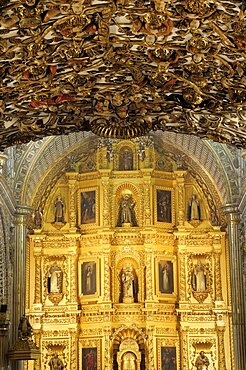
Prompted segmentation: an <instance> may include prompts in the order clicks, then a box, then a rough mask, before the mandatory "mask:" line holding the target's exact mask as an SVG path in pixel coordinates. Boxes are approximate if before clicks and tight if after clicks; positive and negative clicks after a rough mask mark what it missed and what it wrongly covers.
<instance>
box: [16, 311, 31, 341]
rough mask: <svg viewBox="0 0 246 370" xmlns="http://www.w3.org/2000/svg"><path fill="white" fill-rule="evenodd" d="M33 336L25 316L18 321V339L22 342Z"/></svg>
mask: <svg viewBox="0 0 246 370" xmlns="http://www.w3.org/2000/svg"><path fill="white" fill-rule="evenodd" d="M32 334H33V330H32V326H31V324H30V322H29V320H28V319H27V318H26V316H25V315H23V316H22V318H21V319H20V323H19V326H18V338H19V339H22V340H28V339H29V338H31V336H32Z"/></svg>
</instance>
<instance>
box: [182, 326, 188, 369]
mask: <svg viewBox="0 0 246 370" xmlns="http://www.w3.org/2000/svg"><path fill="white" fill-rule="evenodd" d="M180 331H181V333H180V334H181V335H180V342H181V343H180V350H181V356H180V357H181V369H182V370H188V369H189V359H188V354H189V348H188V333H189V328H188V327H185V326H183V327H181V328H180Z"/></svg>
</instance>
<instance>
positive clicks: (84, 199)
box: [80, 189, 97, 225]
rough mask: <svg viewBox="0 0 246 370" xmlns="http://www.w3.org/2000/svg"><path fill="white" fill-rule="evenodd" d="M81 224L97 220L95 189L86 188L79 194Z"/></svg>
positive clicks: (92, 222)
mask: <svg viewBox="0 0 246 370" xmlns="http://www.w3.org/2000/svg"><path fill="white" fill-rule="evenodd" d="M80 197H81V199H80V203H81V214H80V223H81V225H88V224H95V223H96V222H97V192H96V190H91V189H88V190H86V191H82V192H81V194H80Z"/></svg>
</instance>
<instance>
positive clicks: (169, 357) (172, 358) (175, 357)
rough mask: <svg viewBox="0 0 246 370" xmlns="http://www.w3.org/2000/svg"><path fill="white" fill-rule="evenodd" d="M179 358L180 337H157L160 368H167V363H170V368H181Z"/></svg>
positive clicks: (159, 369)
mask: <svg viewBox="0 0 246 370" xmlns="http://www.w3.org/2000/svg"><path fill="white" fill-rule="evenodd" d="M179 359H180V350H179V345H178V338H176V337H166V338H158V339H157V369H158V370H166V368H167V364H170V369H173V370H178V369H179V368H180V363H179V362H180V361H179ZM165 365H166V366H165Z"/></svg>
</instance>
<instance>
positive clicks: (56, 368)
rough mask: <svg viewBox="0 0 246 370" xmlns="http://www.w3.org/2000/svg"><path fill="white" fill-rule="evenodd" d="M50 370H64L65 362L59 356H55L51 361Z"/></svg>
mask: <svg viewBox="0 0 246 370" xmlns="http://www.w3.org/2000/svg"><path fill="white" fill-rule="evenodd" d="M49 367H50V370H63V369H64V364H63V361H62V360H61V359H60V358H59V357H58V355H57V354H55V355H53V357H52V358H51V360H50V361H49Z"/></svg>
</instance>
